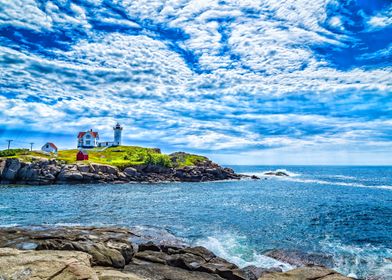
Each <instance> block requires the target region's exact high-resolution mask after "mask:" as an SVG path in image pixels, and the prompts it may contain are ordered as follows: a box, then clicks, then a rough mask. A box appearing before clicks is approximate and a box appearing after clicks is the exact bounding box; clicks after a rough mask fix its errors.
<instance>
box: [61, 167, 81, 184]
mask: <svg viewBox="0 0 392 280" xmlns="http://www.w3.org/2000/svg"><path fill="white" fill-rule="evenodd" d="M57 180H58V181H60V182H75V181H78V182H80V181H83V175H82V173H80V172H79V171H77V170H73V169H63V170H61V172H60V173H59V175H58V176H57Z"/></svg>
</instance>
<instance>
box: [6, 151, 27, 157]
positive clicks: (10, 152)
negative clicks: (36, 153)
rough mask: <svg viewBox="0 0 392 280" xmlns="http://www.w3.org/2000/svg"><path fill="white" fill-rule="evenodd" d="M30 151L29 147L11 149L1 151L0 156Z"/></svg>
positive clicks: (23, 153)
mask: <svg viewBox="0 0 392 280" xmlns="http://www.w3.org/2000/svg"><path fill="white" fill-rule="evenodd" d="M28 153H29V149H9V150H3V151H0V157H12V156H16V155H26V154H28Z"/></svg>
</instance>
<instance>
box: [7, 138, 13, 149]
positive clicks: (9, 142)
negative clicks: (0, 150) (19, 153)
mask: <svg viewBox="0 0 392 280" xmlns="http://www.w3.org/2000/svg"><path fill="white" fill-rule="evenodd" d="M12 141H14V140H7V142H8V150H9V149H10V146H11V142H12Z"/></svg>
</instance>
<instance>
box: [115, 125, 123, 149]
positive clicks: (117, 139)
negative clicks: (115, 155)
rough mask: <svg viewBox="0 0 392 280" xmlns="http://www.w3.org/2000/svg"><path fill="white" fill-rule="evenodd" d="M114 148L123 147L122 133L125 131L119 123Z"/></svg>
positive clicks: (116, 126) (116, 127) (116, 128)
mask: <svg viewBox="0 0 392 280" xmlns="http://www.w3.org/2000/svg"><path fill="white" fill-rule="evenodd" d="M113 130H114V146H120V145H121V132H122V130H123V128H122V126H121V125H120V124H119V123H117V124H116V125H115V126H114V127H113Z"/></svg>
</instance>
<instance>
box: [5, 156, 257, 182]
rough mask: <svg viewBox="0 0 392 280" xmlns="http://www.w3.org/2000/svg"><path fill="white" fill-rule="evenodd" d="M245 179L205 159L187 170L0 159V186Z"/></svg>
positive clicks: (42, 159)
mask: <svg viewBox="0 0 392 280" xmlns="http://www.w3.org/2000/svg"><path fill="white" fill-rule="evenodd" d="M244 177H249V176H246V175H240V174H236V173H235V172H234V171H233V170H232V169H230V168H223V167H221V166H219V165H217V164H215V163H213V162H211V161H208V160H207V161H204V162H202V163H199V164H197V165H194V166H186V167H173V168H167V167H162V166H158V165H140V166H134V167H127V168H125V169H124V170H120V169H119V168H117V167H115V166H110V165H104V164H95V163H93V164H85V163H78V164H65V163H62V162H60V161H57V160H55V159H53V160H48V159H44V158H33V159H32V162H22V161H20V160H19V159H17V158H7V159H0V183H1V184H30V185H44V184H69V183H126V182H164V181H170V182H176V181H177V182H203V181H215V180H228V179H241V178H244ZM252 179H256V178H252Z"/></svg>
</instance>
